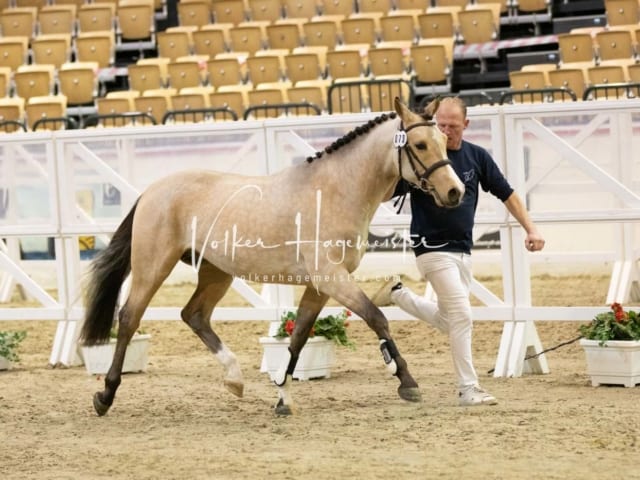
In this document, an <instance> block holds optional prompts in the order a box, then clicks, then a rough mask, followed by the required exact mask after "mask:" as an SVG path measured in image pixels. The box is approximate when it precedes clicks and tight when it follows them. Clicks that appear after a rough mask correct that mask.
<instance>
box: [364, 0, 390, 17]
mask: <svg viewBox="0 0 640 480" xmlns="http://www.w3.org/2000/svg"><path fill="white" fill-rule="evenodd" d="M392 9H393V4H392V3H391V0H358V11H359V12H365V13H366V12H374V13H381V14H382V15H383V16H385V15H387V14H388V13H389V12H390V11H391V10H392Z"/></svg>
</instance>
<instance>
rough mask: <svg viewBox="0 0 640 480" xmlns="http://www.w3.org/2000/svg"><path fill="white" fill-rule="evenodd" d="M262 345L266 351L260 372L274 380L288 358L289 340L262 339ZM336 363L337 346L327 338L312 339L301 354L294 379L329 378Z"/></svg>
mask: <svg viewBox="0 0 640 480" xmlns="http://www.w3.org/2000/svg"><path fill="white" fill-rule="evenodd" d="M260 344H261V345H262V348H263V349H264V354H263V356H262V365H261V367H260V371H261V372H266V373H269V376H270V377H271V380H273V376H274V374H275V373H276V371H277V370H278V368H279V367H280V365H281V364H282V362H284V361H286V359H287V358H288V355H287V348H288V347H289V339H288V338H280V339H279V338H274V337H261V338H260ZM335 361H336V344H335V343H334V342H333V341H332V340H327V339H326V338H325V337H311V338H309V339H308V340H307V343H306V344H305V346H304V348H303V349H302V351H301V352H300V356H299V357H298V363H297V364H296V369H295V371H294V372H293V378H295V379H296V380H310V379H312V378H329V377H330V376H331V368H332V367H333V366H334V365H335Z"/></svg>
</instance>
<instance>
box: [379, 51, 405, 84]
mask: <svg viewBox="0 0 640 480" xmlns="http://www.w3.org/2000/svg"><path fill="white" fill-rule="evenodd" d="M369 68H370V70H371V74H372V75H373V77H374V78H380V77H383V78H384V77H389V76H393V77H403V78H408V73H407V70H408V69H407V64H406V63H405V54H404V52H403V51H402V49H401V48H381V47H378V48H374V49H372V50H369Z"/></svg>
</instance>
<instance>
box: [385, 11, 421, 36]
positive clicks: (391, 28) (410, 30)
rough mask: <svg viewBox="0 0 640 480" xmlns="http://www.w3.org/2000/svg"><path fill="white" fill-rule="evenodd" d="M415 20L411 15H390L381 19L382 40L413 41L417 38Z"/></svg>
mask: <svg viewBox="0 0 640 480" xmlns="http://www.w3.org/2000/svg"><path fill="white" fill-rule="evenodd" d="M415 25H416V24H415V21H414V18H413V17H412V16H411V15H390V16H386V17H382V18H381V19H380V28H381V40H382V41H385V42H395V41H399V40H404V41H409V42H413V41H415V39H416V36H417V34H416V29H415Z"/></svg>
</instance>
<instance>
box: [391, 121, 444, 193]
mask: <svg viewBox="0 0 640 480" xmlns="http://www.w3.org/2000/svg"><path fill="white" fill-rule="evenodd" d="M434 125H435V123H434V122H432V121H426V122H418V123H414V124H413V125H409V126H408V127H407V128H404V125H403V124H402V121H400V129H399V130H398V131H397V132H396V133H395V135H394V136H393V145H394V146H395V147H396V148H397V149H398V169H399V171H400V177H402V150H404V151H405V152H406V154H407V158H408V159H409V165H411V170H413V173H414V175H415V176H416V178H417V179H418V182H419V183H418V184H417V185H416V186H417V187H418V188H419V189H420V190H422V191H423V192H426V193H430V192H432V191H433V186H432V185H431V183H430V182H429V177H430V176H431V174H432V173H433V172H435V171H436V170H437V169H438V168H440V167H445V166H447V165H451V160H449V159H447V158H443V159H442V160H438V161H437V162H435V163H434V164H433V165H431V166H429V167H427V166H426V165H425V164H424V163H422V162H421V161H420V159H419V158H418V156H417V155H416V153H415V152H414V151H413V149H412V148H411V145H409V142H408V135H407V132H409V131H410V130H411V129H413V128H416V127H433V126H434ZM418 165H419V166H420V167H421V168H422V170H423V172H422V174H420V173H419V172H418V168H417V166H418Z"/></svg>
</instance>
